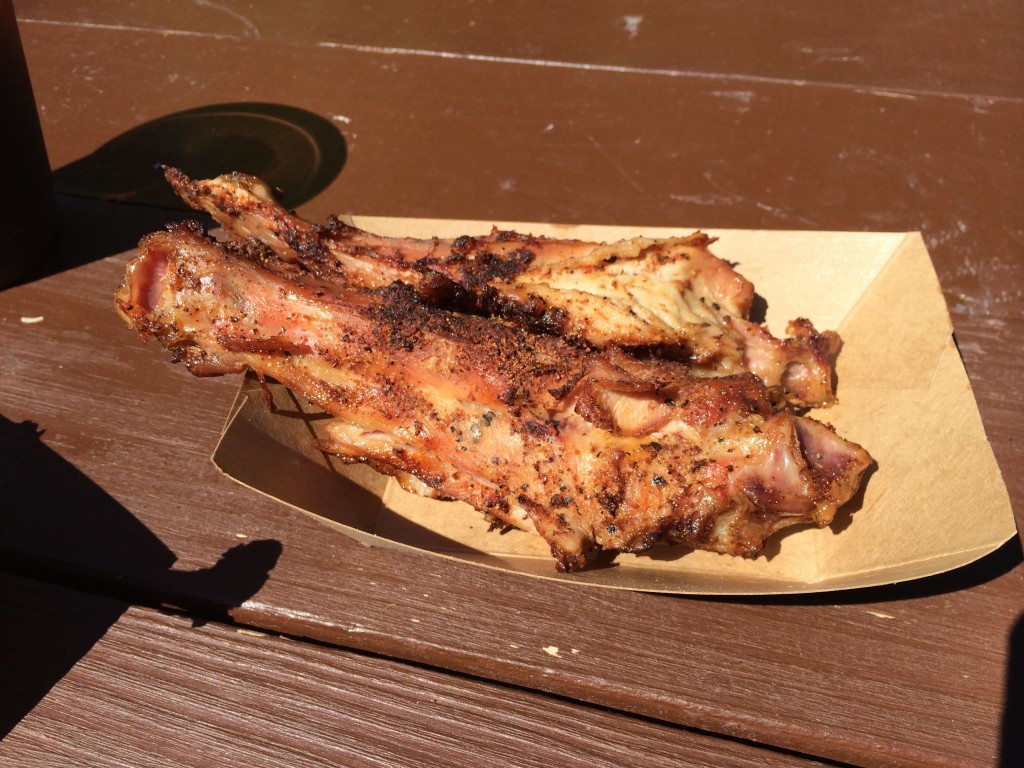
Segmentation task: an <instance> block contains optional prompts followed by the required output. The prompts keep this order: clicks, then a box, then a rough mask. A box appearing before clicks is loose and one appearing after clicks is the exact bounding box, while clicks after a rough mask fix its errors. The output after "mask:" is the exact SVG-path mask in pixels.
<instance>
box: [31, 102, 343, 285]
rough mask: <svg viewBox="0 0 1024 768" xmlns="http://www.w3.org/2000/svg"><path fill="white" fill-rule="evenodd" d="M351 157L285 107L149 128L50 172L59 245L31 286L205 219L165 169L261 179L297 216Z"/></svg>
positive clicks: (306, 115) (209, 109)
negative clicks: (171, 226)
mask: <svg viewBox="0 0 1024 768" xmlns="http://www.w3.org/2000/svg"><path fill="white" fill-rule="evenodd" d="M347 154H348V150H347V145H346V142H345V137H344V136H343V135H342V134H341V132H340V131H339V130H338V128H337V126H336V125H335V124H334V123H332V122H331V121H330V120H327V119H326V118H324V117H321V116H320V115H317V114H314V113H312V112H308V111H306V110H303V109H299V108H297V107H291V106H287V105H284V104H267V103H256V102H243V103H233V104H214V105H210V106H206V107H200V108H197V109H190V110H186V111H184V112H176V113H173V114H169V115H164V116H163V117H160V118H157V119H155V120H151V121H149V122H147V123H144V124H142V125H140V126H138V127H136V128H133V129H132V130H130V131H127V132H125V133H123V134H121V135H120V136H116V137H115V138H113V139H111V140H110V141H108V142H107V143H106V144H104V145H103V146H101V147H99V148H98V149H96V150H95V151H94V152H92V153H91V154H89V155H86V156H85V157H83V158H81V159H79V160H75V161H74V162H72V163H69V164H67V165H65V166H63V167H62V168H58V169H57V170H56V171H54V174H53V180H54V187H55V189H56V192H57V196H58V197H57V202H58V220H59V228H60V231H59V233H58V234H59V236H58V240H57V245H56V247H55V250H54V253H53V257H52V258H51V260H50V261H49V262H48V263H46V264H43V265H41V266H40V269H39V270H37V271H36V272H35V273H33V274H31V275H29V276H28V277H27V279H31V280H34V279H39V278H41V277H45V276H46V275H49V274H53V273H54V272H58V271H62V270H64V269H68V268H70V267H74V266H78V265H81V264H85V263H88V262H90V261H94V260H96V259H98V258H102V257H104V256H110V255H111V254H115V253H121V252H123V251H126V250H129V249H132V248H134V247H135V246H136V245H137V244H138V241H139V238H140V237H141V236H142V235H143V234H145V233H147V232H150V231H153V230H155V229H160V228H162V227H163V225H164V224H166V223H167V222H168V221H177V220H181V219H183V218H186V217H187V216H186V214H185V212H186V211H189V212H191V213H192V215H193V216H194V217H196V218H202V219H205V218H206V217H205V216H203V215H201V214H199V213H195V212H192V210H191V209H190V208H189V207H188V206H187V205H186V204H185V203H184V202H182V201H181V200H180V199H179V198H178V197H177V196H176V195H175V194H174V192H173V191H171V188H170V186H169V185H168V184H167V182H166V181H165V180H164V176H163V172H162V170H161V166H162V165H170V166H174V167H176V168H180V169H181V170H182V171H184V172H185V173H187V174H189V175H190V176H193V177H195V178H209V177H212V176H217V175H220V174H222V173H229V172H231V171H242V172H244V173H249V174H252V175H254V176H259V177H260V178H262V179H263V180H264V181H266V182H267V183H269V184H271V185H272V186H275V187H278V188H280V189H281V190H283V191H284V192H285V203H286V204H287V205H288V206H289V207H292V208H294V207H296V206H298V205H301V204H302V203H304V202H306V201H308V200H310V199H312V198H313V197H315V196H316V195H318V194H319V193H320V192H322V191H323V190H324V189H326V188H327V186H328V185H329V184H330V183H331V182H332V181H334V179H335V178H337V176H338V174H340V173H341V170H342V168H343V167H344V165H345V160H346V158H347ZM97 202H117V203H125V204H127V205H125V206H123V207H122V206H118V207H116V208H114V207H112V206H109V205H107V206H100V205H97ZM90 204H91V205H90ZM112 208H114V210H112ZM147 209H148V210H147Z"/></svg>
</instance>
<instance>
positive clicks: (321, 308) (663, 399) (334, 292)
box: [116, 225, 870, 571]
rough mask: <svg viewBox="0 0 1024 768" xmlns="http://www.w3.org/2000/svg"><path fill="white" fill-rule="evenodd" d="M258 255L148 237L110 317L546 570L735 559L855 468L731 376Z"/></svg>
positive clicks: (837, 490) (816, 506) (829, 439)
mask: <svg viewBox="0 0 1024 768" xmlns="http://www.w3.org/2000/svg"><path fill="white" fill-rule="evenodd" d="M262 242H266V241H262ZM273 250H274V247H273V245H270V251H268V250H267V248H265V247H262V246H259V247H258V246H255V245H252V244H248V245H246V244H244V243H242V244H234V245H233V244H218V243H216V242H214V241H213V240H212V239H210V238H208V237H206V236H205V235H204V234H203V233H202V232H201V231H200V230H198V229H197V228H195V227H190V226H187V225H178V226H175V227H172V228H170V230H169V231H168V232H161V233H154V234H152V235H149V236H147V237H146V238H145V239H144V240H143V241H142V243H141V244H140V249H139V256H138V258H136V259H135V260H134V261H133V262H132V263H131V264H130V265H129V266H128V269H127V272H126V275H125V279H124V282H123V283H122V285H121V287H120V289H119V290H118V292H117V297H116V304H117V308H118V310H119V312H120V313H121V315H122V317H123V318H124V319H125V321H126V322H127V323H128V324H129V325H130V326H131V327H132V328H134V329H135V330H137V331H139V332H140V333H141V334H143V336H155V337H156V338H158V339H159V340H160V341H161V343H163V344H164V345H165V346H166V347H167V348H168V349H169V350H170V351H171V353H172V355H173V358H174V360H175V361H179V362H183V363H184V364H185V365H186V366H188V368H189V369H190V370H191V371H192V372H193V373H195V374H196V375H200V376H204V375H217V374H223V373H229V372H237V371H242V370H244V369H247V368H248V369H251V370H253V371H255V372H256V373H257V374H259V375H260V376H263V377H272V378H274V379H276V380H278V381H280V382H281V383H283V384H284V385H285V386H287V387H289V388H291V389H293V390H294V391H296V392H298V393H300V394H302V395H304V396H305V397H306V398H308V399H309V400H310V401H312V402H314V403H315V404H317V405H318V406H320V407H321V408H323V409H324V410H325V411H327V412H328V413H330V414H331V415H332V416H333V417H334V420H333V421H332V422H331V423H330V424H329V425H328V428H327V433H328V438H327V439H326V440H325V441H324V444H323V448H324V449H325V450H327V451H330V452H332V453H335V454H337V455H339V456H340V457H342V458H343V459H345V460H348V461H361V462H366V463H368V464H370V465H372V466H373V467H375V468H376V469H378V470H380V471H382V472H385V473H388V474H391V475H394V476H395V477H396V478H397V479H398V481H399V482H400V483H402V484H403V486H405V487H406V488H407V489H409V490H412V491H415V492H418V493H422V494H426V495H429V496H433V497H436V498H443V499H459V500H462V501H466V502H468V503H469V504H471V505H473V506H474V507H476V508H477V509H478V510H480V511H482V512H483V513H484V514H486V515H488V516H489V517H490V518H491V519H492V520H493V521H495V522H496V523H498V524H500V525H509V526H514V527H517V528H521V529H524V530H527V531H533V532H536V533H537V534H538V535H540V536H542V537H543V538H544V540H545V541H546V542H547V543H548V545H549V546H550V548H551V551H552V554H553V555H554V557H555V559H556V562H557V566H558V568H559V569H560V570H563V571H572V570H577V569H579V568H582V567H584V565H585V564H586V559H587V556H588V554H589V553H591V552H592V551H594V550H598V549H604V550H615V551H628V552H641V551H644V550H646V549H648V548H649V547H651V546H652V545H654V544H655V543H659V542H662V543H679V544H685V545H687V546H690V547H695V548H701V549H707V550H712V551H717V552H723V553H728V554H734V555H743V556H754V555H756V554H758V553H759V552H760V551H761V549H762V547H763V546H764V543H765V541H766V539H767V538H768V537H769V536H770V535H772V534H773V533H774V532H776V531H778V530H779V529H781V528H784V527H786V526H789V525H793V524H796V523H813V524H818V525H824V524H827V523H828V522H830V521H831V519H832V516H833V514H834V513H835V510H836V509H837V508H838V507H839V506H840V505H842V504H843V503H845V502H846V501H847V500H848V499H849V498H850V497H851V496H852V495H853V494H854V493H855V491H856V489H857V486H858V485H859V482H860V477H861V475H862V473H863V471H864V470H865V468H866V467H867V466H868V464H869V462H870V457H869V456H868V455H867V453H866V452H865V451H864V450H863V449H862V448H860V447H859V446H857V445H855V444H853V443H850V442H848V441H845V440H843V439H841V438H840V437H838V436H837V435H835V433H834V432H832V431H831V430H830V429H829V428H827V427H825V426H824V425H821V424H819V423H817V422H813V421H810V420H809V419H805V418H802V417H798V416H794V415H793V414H790V413H788V412H775V411H774V410H773V408H772V403H771V400H770V397H769V393H768V391H767V390H766V388H765V387H764V386H763V384H762V383H761V382H760V381H759V380H758V379H757V378H756V377H754V376H752V375H750V374H738V375H734V376H725V377H722V378H701V377H694V376H690V375H688V372H687V368H686V366H684V365H683V364H681V363H677V362H673V361H670V360H662V359H653V360H641V359H637V358H636V357H633V356H630V355H628V354H626V353H625V352H622V351H620V350H618V349H615V348H611V349H607V350H594V349H589V348H586V347H583V346H580V345H578V344H573V343H570V342H569V341H567V340H565V339H563V338H561V337H558V336H554V335H547V334H539V333H535V332H533V331H531V330H529V329H527V328H523V327H521V326H518V325H514V324H512V323H510V322H505V321H496V320H493V319H487V318H484V317H480V316H476V315H472V314H464V313H457V312H451V311H447V310H442V309H439V308H437V307H436V306H433V305H432V304H430V303H429V302H428V301H427V300H426V299H425V298H424V296H423V294H422V292H421V291H419V290H417V289H416V288H414V287H411V286H409V285H407V284H388V285H386V286H382V287H371V288H354V287H344V286H342V284H341V283H340V282H339V281H336V280H333V279H332V276H331V275H327V274H316V273H313V272H311V271H310V270H309V269H306V268H304V267H303V268H300V269H297V268H296V265H295V263H294V261H292V262H289V261H286V260H283V259H281V258H278V257H277V256H276V255H275V254H274V253H273Z"/></svg>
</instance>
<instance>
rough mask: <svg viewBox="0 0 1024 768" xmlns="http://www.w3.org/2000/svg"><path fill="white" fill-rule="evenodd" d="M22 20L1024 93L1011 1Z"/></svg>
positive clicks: (470, 6)
mask: <svg viewBox="0 0 1024 768" xmlns="http://www.w3.org/2000/svg"><path fill="white" fill-rule="evenodd" d="M18 12H19V16H20V18H21V19H22V20H23V23H41V22H47V23H61V24H69V25H90V26H91V25H104V26H109V27H111V28H122V29H126V30H130V31H136V30H148V31H161V32H163V31H166V30H170V31H174V32H176V33H179V34H188V35H194V36H206V37H209V38H210V39H211V42H214V43H215V42H216V40H218V39H223V38H228V39H233V40H249V41H260V42H267V41H272V42H284V43H289V44H294V45H300V46H313V45H335V46H348V47H353V48H364V49H367V50H383V49H392V50H398V51H402V52H406V53H408V54H412V55H444V56H449V57H456V58H457V57H464V58H470V59H472V58H477V59H491V58H503V59H514V60H519V61H522V62H535V63H538V64H544V65H546V66H552V65H554V66H570V67H571V66H581V67H605V68H609V69H613V68H626V69H633V70H644V71H648V72H651V73H662V74H665V73H667V74H670V75H674V76H698V77H700V76H712V75H714V76H723V78H728V79H731V80H734V81H736V82H737V83H742V81H743V80H745V79H751V80H754V81H762V80H796V81H806V82H818V83H831V84H835V85H839V86H848V87H855V88H865V89H872V88H874V89H891V90H894V91H902V92H929V93H961V94H973V95H978V96H988V97H997V98H1015V99H1016V98H1020V96H1021V93H1022V90H1024V52H1022V51H1024V49H1022V46H1021V42H1022V37H1024V10H1022V8H1021V5H1020V3H1017V2H1014V1H1013V0H987V1H986V2H976V3H944V4H936V3H930V2H925V1H923V0H911V1H909V2H907V1H906V0H904V1H903V2H896V3H884V4H880V3H857V4H850V3H843V2H836V0H830V1H829V2H824V3H823V2H821V0H795V1H794V0H788V1H787V2H785V3H771V4H768V5H751V4H749V3H743V2H738V1H737V0H729V1H728V2H722V1H721V0H696V1H694V0H691V1H690V2H686V3H658V2H644V1H643V0H639V1H638V0H596V1H592V0H570V2H562V3H559V4H558V7H557V8H553V7H552V6H551V5H550V3H546V2H544V0H517V1H516V2H506V3H502V4H501V8H500V10H499V9H497V8H495V7H494V6H493V5H492V4H488V3H474V2H466V1H465V0H439V1H435V2H431V3H429V4H423V3H418V2H415V0H400V1H399V2H390V3H387V4H383V5H382V4H380V3H377V4H374V3H362V2H354V1H351V0H350V1H349V2H332V3H330V4H329V5H327V4H317V3H300V4H292V5H288V6H281V5H276V4H271V3H266V4H253V3H250V2H245V1H244V0H227V2H219V3H216V4H214V3H196V4H194V5H193V4H190V5H186V6H182V5H181V4H180V3H174V2H173V0H150V2H146V3H137V4H131V5H124V4H119V5H110V4H101V3H96V2H89V0H77V2H67V0H24V1H23V2H20V3H18Z"/></svg>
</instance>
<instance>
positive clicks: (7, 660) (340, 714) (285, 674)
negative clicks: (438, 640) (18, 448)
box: [0, 573, 821, 768]
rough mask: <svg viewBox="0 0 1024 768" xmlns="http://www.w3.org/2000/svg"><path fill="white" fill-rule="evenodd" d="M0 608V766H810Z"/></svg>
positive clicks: (118, 615)
mask: <svg viewBox="0 0 1024 768" xmlns="http://www.w3.org/2000/svg"><path fill="white" fill-rule="evenodd" d="M0 617H2V619H3V620H2V621H0V659H2V661H0V665H2V666H0V668H2V669H3V670H4V680H5V685H4V693H3V695H0V727H2V729H0V734H3V733H6V734H7V735H6V738H3V740H2V741H0V762H2V763H4V764H5V765H18V766H24V767H25V768H29V766H42V765H56V764H62V765H88V766H108V765H132V766H150V765H154V766H156V765H158V766H161V767H164V766H178V765H181V766H188V765H196V764H197V763H201V764H204V765H245V766H280V765H288V766H294V767H295V768H301V767H302V766H323V765H345V766H353V767H354V766H364V765H366V766H369V765H387V766H425V765H479V766H508V765H517V766H546V765H550V764H551V762H552V760H553V759H556V760H557V762H558V764H559V765H565V766H615V765H624V764H627V763H630V764H632V763H634V762H642V764H643V765H647V766H676V765H715V766H733V767H735V768H740V767H741V766H759V765H764V764H765V763H766V762H769V763H771V764H772V765H780V766H807V765H821V763H819V762H816V761H809V760H804V759H802V758H800V757H798V756H794V755H788V754H785V753H779V752H771V751H767V750H763V749H761V748H758V747H755V746H752V745H747V744H742V743H739V742H735V741H731V740H726V739H719V738H715V737H713V736H708V735H705V734H700V733H694V732H692V731H687V730H685V729H681V728H675V727H672V726H670V725H666V724H663V723H657V722H653V721H649V720H644V719H639V718H635V717H629V716H625V715H621V714H616V713H613V712H609V711H605V710H601V709H595V708H592V707H586V706H581V705H579V704H575V703H572V702H568V701H564V700H561V699H557V698H552V697H549V696H544V695H540V694H536V693H531V692H528V691H524V690H520V689H515V688H508V687H504V686H500V685H495V684H493V683H487V682H483V681H480V680H473V679H470V678H465V677H459V676H454V675H449V674H445V673H442V672H439V671H436V670H432V669H427V668H424V667H417V666H410V665H407V664H402V663H399V662H395V661H390V660H387V659H381V658H377V657H374V656H366V655H360V654H355V653H351V652H346V651H343V650H340V649H337V648H329V647H324V646H319V645H313V644H310V643H304V642H299V641H296V640H293V639H289V638H285V637H279V636H275V635H271V634H265V633H261V632H255V631H252V630H248V629H242V628H238V627H234V626H227V625H223V624H218V623H206V624H202V625H200V626H195V625H194V624H193V622H192V620H191V619H189V618H187V617H184V616H181V615H176V614H168V613H160V612H157V611H153V610H148V609H144V608H138V607H133V606H130V605H128V604H126V603H123V602H118V601H115V600H110V599H105V598H100V597H97V596H94V595H87V594H83V593H81V592H76V591H73V590H68V589H63V588H59V587H55V586H52V585H47V584H41V583H39V582H34V581H29V580H25V579H21V578H18V577H13V576H10V575H8V574H3V573H0ZM40 689H41V690H40ZM26 690H30V691H32V692H33V693H35V694H37V695H38V696H37V699H36V701H31V700H28V699H27V697H25V696H24V695H23V694H24V693H25V692H26ZM33 705H34V706H33Z"/></svg>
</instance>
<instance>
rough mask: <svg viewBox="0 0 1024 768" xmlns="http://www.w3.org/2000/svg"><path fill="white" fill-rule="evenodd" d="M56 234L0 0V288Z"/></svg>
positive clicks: (21, 60)
mask: <svg viewBox="0 0 1024 768" xmlns="http://www.w3.org/2000/svg"><path fill="white" fill-rule="evenodd" d="M55 230H56V212H55V208H54V199H53V177H52V174H51V172H50V162H49V160H48V159H47V156H46V146H45V145H44V143H43V133H42V129H41V128H40V125H39V114H38V113H37V112H36V101H35V97H34V96H33V94H32V84H31V83H30V82H29V77H28V67H27V66H26V65H25V53H24V50H23V49H22V47H21V37H20V35H19V34H18V23H17V20H16V19H15V16H14V7H13V6H12V4H11V2H10V0H0V288H4V287H6V286H8V285H11V284H12V283H14V282H16V281H17V280H19V279H21V278H23V277H25V276H26V275H28V274H29V273H30V272H31V271H32V269H33V268H34V267H36V266H38V265H39V264H40V263H41V262H42V261H43V260H44V259H45V258H46V256H47V254H48V252H49V251H50V248H51V246H52V243H53V239H54V235H55Z"/></svg>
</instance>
